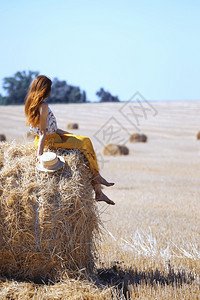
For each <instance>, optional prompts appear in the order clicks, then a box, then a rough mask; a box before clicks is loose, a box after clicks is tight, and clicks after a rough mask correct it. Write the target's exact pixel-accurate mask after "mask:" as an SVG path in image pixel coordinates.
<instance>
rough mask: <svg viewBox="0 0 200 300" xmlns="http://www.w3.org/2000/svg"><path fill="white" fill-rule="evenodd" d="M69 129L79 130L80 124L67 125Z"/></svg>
mask: <svg viewBox="0 0 200 300" xmlns="http://www.w3.org/2000/svg"><path fill="white" fill-rule="evenodd" d="M67 129H78V123H69V124H67Z"/></svg>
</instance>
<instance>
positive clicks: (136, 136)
mask: <svg viewBox="0 0 200 300" xmlns="http://www.w3.org/2000/svg"><path fill="white" fill-rule="evenodd" d="M129 142H130V143H138V142H139V143H146V142H147V136H146V135H145V134H142V133H141V134H140V133H133V134H132V135H131V136H130V138H129Z"/></svg>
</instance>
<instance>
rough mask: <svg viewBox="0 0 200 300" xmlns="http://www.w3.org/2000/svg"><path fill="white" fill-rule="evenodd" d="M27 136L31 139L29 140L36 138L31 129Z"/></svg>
mask: <svg viewBox="0 0 200 300" xmlns="http://www.w3.org/2000/svg"><path fill="white" fill-rule="evenodd" d="M26 138H27V139H29V140H34V138H35V135H34V134H32V133H31V132H30V131H27V133H26Z"/></svg>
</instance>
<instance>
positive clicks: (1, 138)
mask: <svg viewBox="0 0 200 300" xmlns="http://www.w3.org/2000/svg"><path fill="white" fill-rule="evenodd" d="M5 141H6V136H5V134H0V142H5Z"/></svg>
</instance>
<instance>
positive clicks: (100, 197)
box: [93, 183, 115, 205]
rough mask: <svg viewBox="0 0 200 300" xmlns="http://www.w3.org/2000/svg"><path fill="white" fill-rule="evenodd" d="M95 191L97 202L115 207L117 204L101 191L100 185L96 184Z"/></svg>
mask: <svg viewBox="0 0 200 300" xmlns="http://www.w3.org/2000/svg"><path fill="white" fill-rule="evenodd" d="M93 187H94V191H95V200H96V201H104V202H106V203H107V204H111V205H115V202H114V201H112V200H110V199H109V198H108V197H107V196H106V195H105V194H104V193H103V192H102V190H101V185H100V184H97V183H96V184H94V185H93Z"/></svg>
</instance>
